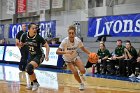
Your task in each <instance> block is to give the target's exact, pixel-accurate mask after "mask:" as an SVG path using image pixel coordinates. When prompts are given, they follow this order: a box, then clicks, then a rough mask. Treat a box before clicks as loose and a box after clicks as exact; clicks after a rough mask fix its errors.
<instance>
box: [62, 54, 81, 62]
mask: <svg viewBox="0 0 140 93" xmlns="http://www.w3.org/2000/svg"><path fill="white" fill-rule="evenodd" d="M77 59H80V57H79V56H77V57H75V58H73V59H71V60H65V59H64V61H65V62H66V64H68V63H74V62H75V61H76V60H77Z"/></svg>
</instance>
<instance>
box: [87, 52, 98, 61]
mask: <svg viewBox="0 0 140 93" xmlns="http://www.w3.org/2000/svg"><path fill="white" fill-rule="evenodd" d="M98 59H99V57H98V55H97V53H90V54H89V57H88V61H89V62H90V63H97V62H98Z"/></svg>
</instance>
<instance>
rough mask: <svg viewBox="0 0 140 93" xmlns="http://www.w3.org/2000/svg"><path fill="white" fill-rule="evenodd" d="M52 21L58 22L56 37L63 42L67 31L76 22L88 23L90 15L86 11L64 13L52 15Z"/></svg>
mask: <svg viewBox="0 0 140 93" xmlns="http://www.w3.org/2000/svg"><path fill="white" fill-rule="evenodd" d="M52 20H56V25H57V26H56V36H58V37H60V40H62V39H63V38H64V37H66V36H67V29H68V27H69V26H70V25H73V24H74V21H87V20H88V14H86V12H84V10H72V11H62V12H61V13H58V14H52Z"/></svg>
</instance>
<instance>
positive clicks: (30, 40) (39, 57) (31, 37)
mask: <svg viewBox="0 0 140 93" xmlns="http://www.w3.org/2000/svg"><path fill="white" fill-rule="evenodd" d="M37 29H38V28H37V26H36V24H35V23H31V24H29V26H28V32H27V33H26V34H24V35H23V36H22V38H21V44H20V45H21V46H24V45H27V46H28V49H29V54H30V59H29V63H28V64H27V67H26V72H27V73H28V75H29V78H30V81H31V84H30V85H28V86H27V89H30V90H31V89H32V91H35V90H37V89H38V87H39V83H38V81H37V78H36V75H35V73H34V69H35V68H37V67H38V66H39V65H40V64H41V63H42V62H43V60H44V57H45V54H44V53H43V50H42V46H44V47H45V48H46V57H45V59H46V61H48V60H49V57H48V56H49V50H50V48H49V45H48V43H47V42H46V41H45V40H44V38H43V37H41V36H40V35H39V34H38V32H37Z"/></svg>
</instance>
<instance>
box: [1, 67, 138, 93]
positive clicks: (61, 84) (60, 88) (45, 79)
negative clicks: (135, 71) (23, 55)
mask: <svg viewBox="0 0 140 93" xmlns="http://www.w3.org/2000/svg"><path fill="white" fill-rule="evenodd" d="M35 73H36V76H37V78H38V81H39V83H40V87H39V89H38V90H37V91H35V92H32V91H31V90H26V84H28V83H29V79H28V75H27V73H26V72H20V71H19V70H18V68H17V66H11V65H0V93H140V83H139V82H130V81H122V80H113V79H105V78H96V77H91V76H86V81H85V90H84V91H80V90H79V89H78V88H79V84H78V83H77V82H76V80H75V79H74V77H73V75H72V74H67V73H58V72H55V71H44V70H35Z"/></svg>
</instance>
